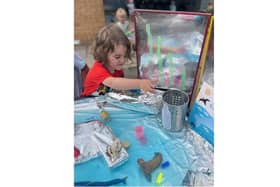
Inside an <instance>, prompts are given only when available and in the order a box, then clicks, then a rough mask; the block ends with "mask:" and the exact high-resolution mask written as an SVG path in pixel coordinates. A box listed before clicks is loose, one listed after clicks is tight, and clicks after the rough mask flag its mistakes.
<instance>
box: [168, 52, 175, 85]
mask: <svg viewBox="0 0 280 187" xmlns="http://www.w3.org/2000/svg"><path fill="white" fill-rule="evenodd" d="M167 62H168V68H169V85H170V86H171V87H173V85H174V84H173V83H174V64H173V57H172V54H171V53H168V54H167Z"/></svg>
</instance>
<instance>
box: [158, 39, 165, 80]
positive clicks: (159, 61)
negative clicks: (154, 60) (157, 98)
mask: <svg viewBox="0 0 280 187" xmlns="http://www.w3.org/2000/svg"><path fill="white" fill-rule="evenodd" d="M160 46H161V39H160V36H158V37H157V57H158V71H159V83H160V85H163V84H164V76H163V75H164V74H163V64H162V57H161V53H160Z"/></svg>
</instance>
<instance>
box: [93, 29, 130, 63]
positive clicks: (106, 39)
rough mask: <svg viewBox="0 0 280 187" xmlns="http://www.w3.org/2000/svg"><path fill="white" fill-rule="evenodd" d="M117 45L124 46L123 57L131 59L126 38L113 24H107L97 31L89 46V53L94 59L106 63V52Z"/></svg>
mask: <svg viewBox="0 0 280 187" xmlns="http://www.w3.org/2000/svg"><path fill="white" fill-rule="evenodd" d="M117 45H123V46H124V47H126V54H125V57H126V58H128V59H131V57H130V53H131V47H130V42H129V40H128V38H127V37H126V36H125V34H124V33H123V31H122V30H121V29H120V28H119V27H118V26H117V25H115V24H109V25H107V26H105V27H103V28H102V29H100V30H99V31H98V33H97V34H96V36H95V39H94V41H93V43H92V46H91V53H92V55H93V56H94V59H95V60H98V61H100V62H101V63H102V64H107V63H108V53H109V52H113V51H114V49H115V47H116V46H117Z"/></svg>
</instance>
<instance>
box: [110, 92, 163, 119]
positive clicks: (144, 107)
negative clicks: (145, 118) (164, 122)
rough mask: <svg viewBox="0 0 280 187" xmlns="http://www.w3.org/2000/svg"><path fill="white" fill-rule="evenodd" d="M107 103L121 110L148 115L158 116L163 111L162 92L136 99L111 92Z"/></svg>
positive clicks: (141, 95) (140, 96) (143, 95)
mask: <svg viewBox="0 0 280 187" xmlns="http://www.w3.org/2000/svg"><path fill="white" fill-rule="evenodd" d="M106 101H107V102H108V103H110V104H111V105H113V106H117V107H120V108H124V109H128V110H132V111H137V112H143V113H148V114H158V113H159V112H160V109H161V103H162V92H156V93H155V94H153V93H149V94H140V95H139V96H136V97H131V96H128V95H124V94H121V93H114V92H109V93H108V94H107V97H106Z"/></svg>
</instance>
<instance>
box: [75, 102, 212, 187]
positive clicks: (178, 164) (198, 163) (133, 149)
mask: <svg viewBox="0 0 280 187" xmlns="http://www.w3.org/2000/svg"><path fill="white" fill-rule="evenodd" d="M97 100H99V98H97V99H96V98H87V99H83V100H78V101H76V102H75V120H74V121H75V124H79V123H82V122H87V121H91V120H101V117H100V115H99V112H100V109H99V108H98V107H97V105H96V101H97ZM104 109H105V110H106V111H107V112H108V113H109V115H110V119H111V120H110V121H109V122H108V123H106V124H107V125H109V126H110V127H111V129H112V130H113V132H114V134H115V135H116V136H117V137H118V138H120V140H121V141H128V142H129V143H130V147H129V148H128V150H127V152H128V154H129V158H128V161H126V162H125V163H123V164H122V165H121V166H119V167H116V168H112V169H110V168H109V167H108V166H107V164H106V162H105V160H104V158H103V157H102V156H99V157H98V158H94V159H91V160H89V161H87V162H84V163H82V164H77V165H75V182H79V181H108V180H112V179H116V178H123V177H125V176H128V178H127V180H126V182H127V183H126V185H127V186H137V185H138V186H139V185H141V186H153V185H156V183H155V181H156V176H157V175H158V173H159V172H162V173H163V175H164V177H163V182H162V185H165V186H180V185H182V181H183V180H184V178H185V176H186V173H187V172H188V171H194V173H199V172H200V173H206V174H205V175H199V177H198V178H197V179H196V183H195V184H200V185H208V186H209V185H210V186H211V185H213V147H212V146H211V145H210V144H208V142H206V141H205V140H204V139H202V138H201V137H200V136H199V135H197V134H196V133H195V132H194V131H192V130H191V129H189V128H184V129H183V130H182V131H181V132H178V133H171V132H167V131H166V130H165V129H162V127H161V122H160V120H159V118H158V116H157V115H151V114H147V113H141V112H135V111H130V110H127V109H121V108H118V107H114V106H111V105H109V104H107V105H105V106H104ZM136 125H141V126H143V127H144V135H145V138H146V140H147V142H146V144H143V143H141V142H139V140H138V139H137V138H136V137H135V135H134V127H135V126H136ZM155 152H160V153H161V154H162V156H163V162H165V161H168V162H169V163H170V166H169V167H167V168H165V169H162V168H161V167H159V168H157V169H156V170H155V171H154V172H153V173H152V182H148V181H147V180H146V178H145V176H144V174H143V173H142V171H141V170H140V167H139V166H138V164H137V159H138V158H143V159H144V160H145V161H147V160H150V159H152V158H153V156H154V153H155ZM206 171H207V172H206ZM119 185H124V184H119Z"/></svg>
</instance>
